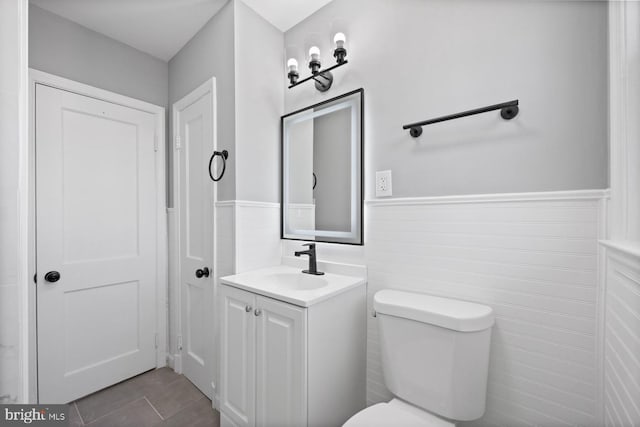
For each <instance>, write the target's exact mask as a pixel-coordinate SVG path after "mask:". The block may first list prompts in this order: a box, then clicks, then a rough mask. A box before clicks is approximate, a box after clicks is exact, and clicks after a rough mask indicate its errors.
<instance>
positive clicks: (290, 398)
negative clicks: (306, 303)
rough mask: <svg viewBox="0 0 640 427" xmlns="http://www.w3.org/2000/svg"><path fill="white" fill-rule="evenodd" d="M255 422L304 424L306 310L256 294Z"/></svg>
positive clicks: (263, 425) (260, 425)
mask: <svg viewBox="0 0 640 427" xmlns="http://www.w3.org/2000/svg"><path fill="white" fill-rule="evenodd" d="M254 316H255V320H256V322H257V324H256V376H257V380H256V386H257V388H256V426H258V427H269V426H280V427H297V426H303V425H306V424H307V418H306V414H307V410H306V402H307V382H306V378H305V372H306V360H307V357H306V348H307V345H306V331H307V324H306V310H305V309H303V308H300V307H296V306H294V305H291V304H287V303H284V302H280V301H276V300H274V299H271V298H264V297H260V296H259V297H256V303H255V308H254Z"/></svg>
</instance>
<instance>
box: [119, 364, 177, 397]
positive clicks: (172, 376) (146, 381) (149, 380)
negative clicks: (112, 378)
mask: <svg viewBox="0 0 640 427" xmlns="http://www.w3.org/2000/svg"><path fill="white" fill-rule="evenodd" d="M180 377H181V375H179V374H176V373H175V371H174V370H173V369H171V368H167V367H165V368H160V369H154V370H152V371H149V372H145V373H144V374H141V375H138V376H137V377H133V378H131V379H130V380H128V382H130V383H131V384H132V385H133V386H135V387H140V388H142V390H143V393H146V392H150V391H153V390H156V389H158V388H159V387H164V386H167V385H168V384H171V383H172V382H174V381H175V380H177V379H178V378H180Z"/></svg>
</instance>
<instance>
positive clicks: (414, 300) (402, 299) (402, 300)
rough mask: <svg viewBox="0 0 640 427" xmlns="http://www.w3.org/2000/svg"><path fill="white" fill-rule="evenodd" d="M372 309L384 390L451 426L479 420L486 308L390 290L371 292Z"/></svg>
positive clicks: (487, 338)
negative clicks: (441, 417)
mask: <svg viewBox="0 0 640 427" xmlns="http://www.w3.org/2000/svg"><path fill="white" fill-rule="evenodd" d="M373 307H374V310H375V311H376V316H377V320H378V332H379V340H380V351H381V356H382V369H383V373H384V381H385V385H386V386H387V388H388V389H389V390H390V391H391V392H392V393H393V394H394V395H395V396H397V397H399V398H400V399H402V400H405V401H407V402H409V403H412V404H414V405H416V406H419V407H421V408H423V409H425V410H427V411H429V412H432V413H435V414H437V415H440V416H443V417H446V418H449V419H452V420H459V421H470V420H475V419H478V418H480V417H482V415H483V414H484V410H485V400H486V393H487V375H488V372H489V346H490V342H491V327H492V326H493V322H494V320H493V312H492V309H491V307H487V306H485V305H481V304H475V303H470V302H466V301H459V300H454V299H449V298H441V297H435V296H431V295H426V294H419V293H414V292H406V291H399V290H391V289H386V290H382V291H379V292H377V293H376V294H375V295H374V301H373Z"/></svg>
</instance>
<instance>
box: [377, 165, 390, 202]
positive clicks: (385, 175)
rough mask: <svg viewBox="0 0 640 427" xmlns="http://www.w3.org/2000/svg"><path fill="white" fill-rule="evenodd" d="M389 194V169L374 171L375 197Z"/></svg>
mask: <svg viewBox="0 0 640 427" xmlns="http://www.w3.org/2000/svg"><path fill="white" fill-rule="evenodd" d="M391 195H392V191H391V171H390V170H386V171H378V172H376V197H389V196H391Z"/></svg>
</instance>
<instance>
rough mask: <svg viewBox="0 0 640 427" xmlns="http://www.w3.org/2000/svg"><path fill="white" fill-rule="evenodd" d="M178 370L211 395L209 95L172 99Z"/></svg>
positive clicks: (212, 370)
mask: <svg viewBox="0 0 640 427" xmlns="http://www.w3.org/2000/svg"><path fill="white" fill-rule="evenodd" d="M174 108H176V123H175V124H174V126H175V127H176V130H177V132H178V135H179V138H180V139H179V141H180V149H179V150H178V151H177V152H176V153H177V155H176V158H177V162H176V163H177V167H178V168H179V171H178V176H179V191H178V194H177V198H178V199H179V200H178V201H177V205H178V206H179V210H178V218H179V219H178V221H179V223H180V225H179V227H180V231H179V242H180V243H179V245H180V301H181V303H180V306H181V307H180V313H181V322H180V323H181V342H182V372H183V373H184V375H185V376H186V377H187V378H188V379H189V380H190V381H191V382H192V383H193V384H195V385H196V386H197V387H198V388H199V389H200V390H201V391H202V392H203V393H204V394H205V395H207V396H208V397H209V398H210V399H211V398H212V397H213V388H212V381H213V373H214V367H213V336H214V319H213V304H214V302H213V279H214V272H213V271H212V270H213V269H212V267H213V203H214V195H213V186H214V183H213V182H212V181H211V180H210V179H209V173H208V172H207V168H208V167H209V156H210V155H211V154H212V152H213V145H214V138H213V132H214V129H213V94H212V92H211V91H207V92H206V93H204V94H203V95H202V96H193V95H188V96H187V99H186V100H183V101H179V102H178V103H176V107H174Z"/></svg>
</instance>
